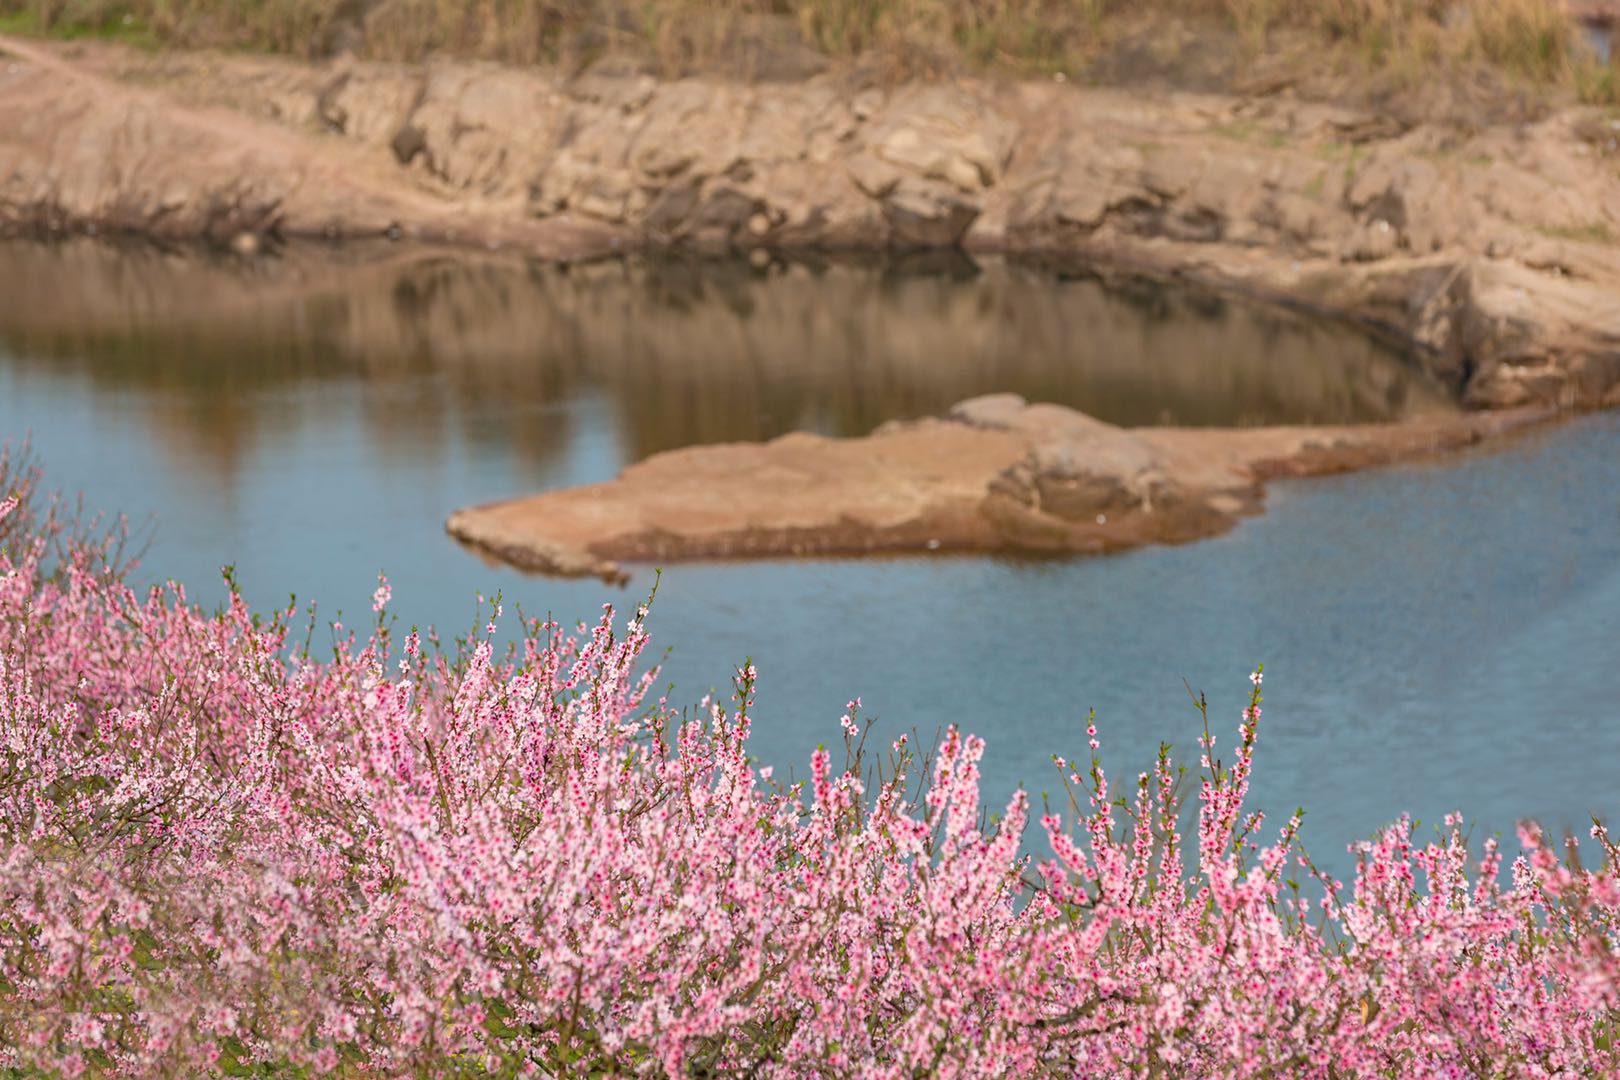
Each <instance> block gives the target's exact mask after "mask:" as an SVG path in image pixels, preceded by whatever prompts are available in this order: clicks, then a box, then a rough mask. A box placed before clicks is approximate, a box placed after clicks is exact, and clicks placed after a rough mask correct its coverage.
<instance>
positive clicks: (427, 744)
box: [0, 477, 1620, 1077]
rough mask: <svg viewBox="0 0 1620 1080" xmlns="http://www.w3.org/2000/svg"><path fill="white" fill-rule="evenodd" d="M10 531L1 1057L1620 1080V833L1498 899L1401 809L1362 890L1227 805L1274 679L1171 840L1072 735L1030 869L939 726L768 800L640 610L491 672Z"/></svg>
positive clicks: (967, 739)
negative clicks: (670, 666) (1606, 1077)
mask: <svg viewBox="0 0 1620 1080" xmlns="http://www.w3.org/2000/svg"><path fill="white" fill-rule="evenodd" d="M15 481H16V478H15V477H13V482H15ZM0 490H4V489H3V488H0ZM32 505H33V503H32V501H31V500H30V499H28V498H27V493H26V492H24V493H23V498H22V499H21V501H18V500H15V499H8V500H6V501H5V502H3V503H0V515H4V519H3V521H0V544H3V545H4V546H5V548H6V551H5V553H4V554H0V1069H9V1070H11V1072H12V1074H14V1075H37V1074H40V1073H45V1074H61V1075H69V1076H73V1075H80V1074H84V1073H91V1074H97V1073H114V1074H131V1073H139V1074H150V1073H160V1074H184V1073H197V1072H203V1071H212V1072H216V1073H221V1074H226V1075H250V1074H252V1075H258V1074H276V1075H280V1074H283V1073H285V1074H288V1075H306V1074H318V1073H327V1072H333V1071H336V1072H342V1073H349V1074H372V1073H376V1074H384V1075H395V1074H401V1073H419V1074H423V1075H455V1074H468V1075H485V1074H490V1075H544V1076H562V1075H626V1074H638V1073H654V1074H656V1073H664V1074H677V1073H690V1074H693V1075H733V1074H738V1075H741V1074H752V1073H759V1074H765V1075H800V1074H804V1075H809V1074H815V1075H869V1076H883V1077H900V1076H916V1075H923V1074H927V1075H942V1076H951V1075H1004V1074H1019V1075H1025V1074H1039V1073H1050V1074H1061V1075H1096V1076H1109V1075H1149V1076H1154V1075H1158V1076H1170V1075H1184V1076H1204V1075H1223V1076H1224V1075H1243V1076H1251V1075H1276V1076H1307V1077H1311V1076H1315V1077H1330V1076H1332V1077H1340V1076H1397V1075H1399V1076H1407V1075H1423V1076H1487V1075H1489V1076H1506V1075H1537V1076H1578V1075H1579V1076H1588V1075H1595V1074H1610V1075H1613V1074H1615V1073H1616V1072H1617V1071H1620V1049H1617V1048H1616V1045H1615V1041H1616V1021H1617V1016H1620V997H1617V988H1620V961H1617V954H1620V949H1617V935H1620V921H1617V920H1620V852H1617V850H1616V848H1615V846H1614V845H1613V844H1612V843H1611V842H1610V841H1609V839H1608V837H1607V836H1606V835H1604V834H1603V833H1601V831H1599V832H1598V839H1599V841H1600V844H1601V845H1602V848H1603V850H1604V851H1606V853H1607V859H1606V861H1605V864H1604V866H1603V868H1602V869H1601V870H1590V869H1583V868H1582V867H1581V866H1580V865H1579V863H1578V861H1576V860H1575V859H1574V858H1573V856H1572V855H1566V856H1562V857H1561V856H1560V855H1559V853H1558V852H1556V851H1555V850H1554V849H1553V848H1552V847H1551V846H1550V845H1549V844H1548V842H1547V841H1546V840H1545V839H1544V838H1543V837H1542V836H1541V835H1540V833H1538V832H1537V831H1536V830H1535V829H1533V828H1528V827H1527V828H1526V829H1525V830H1524V831H1523V833H1522V835H1521V840H1522V843H1523V846H1524V849H1525V850H1524V854H1523V855H1522V856H1520V857H1519V858H1518V859H1517V860H1516V861H1515V862H1514V864H1513V867H1512V874H1511V883H1510V884H1508V885H1506V886H1503V885H1500V884H1499V875H1498V873H1497V869H1498V864H1499V861H1500V860H1501V859H1502V857H1503V856H1502V855H1501V854H1500V853H1499V852H1498V851H1497V850H1496V848H1495V847H1494V846H1493V845H1491V844H1489V843H1487V845H1486V846H1485V850H1484V857H1483V860H1482V861H1481V862H1480V863H1479V864H1478V865H1477V867H1474V868H1473V869H1471V868H1470V865H1471V864H1470V862H1469V854H1468V851H1467V848H1466V844H1465V842H1464V840H1463V837H1462V832H1461V826H1460V823H1459V822H1458V821H1455V820H1452V821H1448V822H1447V828H1446V830H1445V832H1444V835H1443V836H1442V837H1441V838H1440V839H1438V840H1436V841H1434V842H1431V843H1427V844H1419V843H1418V842H1417V841H1415V840H1414V839H1413V836H1412V827H1411V826H1410V824H1409V823H1408V822H1406V821H1404V820H1403V821H1400V822H1398V823H1396V824H1395V825H1394V826H1392V827H1390V828H1389V829H1386V830H1385V831H1384V832H1383V833H1382V834H1381V835H1380V836H1379V837H1378V838H1377V839H1376V840H1374V841H1373V842H1371V843H1368V844H1365V845H1362V846H1361V847H1360V848H1359V849H1358V855H1357V857H1358V861H1359V866H1358V872H1357V874H1356V878H1355V881H1354V882H1353V884H1352V885H1351V886H1350V887H1349V888H1348V889H1346V888H1344V887H1342V886H1341V885H1340V884H1339V883H1338V882H1335V881H1331V880H1329V879H1327V878H1326V877H1325V876H1324V875H1320V874H1315V873H1314V871H1312V870H1310V867H1309V863H1308V862H1306V861H1304V860H1303V857H1302V855H1301V853H1300V852H1299V850H1298V847H1297V844H1296V839H1295V835H1296V832H1297V829H1298V825H1299V821H1298V818H1297V817H1296V818H1295V819H1293V820H1290V821H1289V822H1287V823H1286V824H1284V825H1283V826H1282V827H1281V828H1280V829H1278V830H1275V831H1272V832H1269V833H1268V832H1266V831H1265V829H1266V826H1265V824H1264V822H1263V821H1262V820H1261V818H1260V816H1259V815H1258V814H1253V813H1249V812H1248V811H1246V809H1245V798H1246V794H1247V791H1248V784H1249V777H1250V770H1251V768H1252V764H1253V753H1254V748H1255V744H1256V738H1257V733H1258V728H1259V720H1260V714H1261V692H1260V675H1259V673H1258V672H1257V673H1256V674H1255V675H1254V677H1253V679H1254V688H1253V692H1252V695H1251V698H1250V705H1249V708H1248V709H1247V710H1245V713H1244V717H1243V720H1242V723H1241V726H1240V727H1239V728H1238V736H1237V743H1236V747H1235V751H1233V752H1232V753H1233V756H1232V759H1231V761H1230V762H1229V763H1223V762H1222V761H1221V760H1220V759H1219V758H1218V756H1217V740H1216V739H1214V738H1213V737H1211V736H1210V735H1209V731H1208V726H1207V720H1206V727H1205V733H1204V738H1203V740H1202V743H1201V746H1202V751H1203V760H1202V763H1201V764H1202V769H1201V772H1200V773H1198V774H1197V775H1199V776H1201V777H1202V779H1201V780H1200V781H1199V785H1198V789H1197V791H1196V794H1195V798H1196V802H1197V824H1196V829H1195V831H1184V830H1183V829H1182V828H1181V826H1180V824H1179V810H1180V806H1181V800H1182V798H1183V794H1184V793H1183V790H1182V787H1183V785H1182V784H1181V783H1180V782H1179V775H1180V774H1179V773H1178V772H1177V771H1176V770H1175V769H1174V768H1173V766H1172V765H1171V762H1170V760H1169V757H1168V754H1167V753H1161V754H1160V757H1159V760H1158V762H1157V763H1156V765H1155V766H1154V767H1153V769H1152V770H1151V771H1149V772H1147V773H1144V774H1142V775H1140V776H1138V777H1137V778H1136V782H1135V784H1134V786H1133V787H1131V788H1130V790H1128V791H1126V792H1125V793H1123V795H1121V796H1116V792H1115V789H1114V788H1113V787H1112V786H1111V783H1110V780H1109V778H1108V776H1107V775H1106V774H1105V772H1104V770H1103V768H1102V766H1101V764H1100V763H1099V762H1098V760H1097V757H1096V754H1097V752H1098V742H1097V737H1096V730H1095V727H1094V726H1093V727H1091V728H1090V729H1089V733H1090V749H1091V754H1090V755H1089V756H1090V762H1089V764H1088V765H1082V766H1079V767H1074V766H1071V765H1069V764H1068V763H1067V762H1065V761H1063V759H1058V763H1059V766H1060V768H1062V769H1063V771H1064V775H1065V779H1066V781H1068V784H1069V787H1068V790H1069V797H1070V802H1069V807H1068V809H1067V812H1066V813H1065V814H1059V813H1056V812H1051V813H1047V814H1045V815H1044V816H1043V817H1041V819H1040V828H1041V830H1042V831H1044V833H1045V836H1046V840H1047V842H1048V845H1049V847H1050V850H1051V855H1050V856H1049V857H1048V858H1046V859H1045V860H1044V861H1039V862H1036V861H1033V860H1030V859H1027V858H1025V857H1023V856H1021V855H1020V845H1021V838H1022V835H1023V831H1024V827H1025V824H1026V818H1027V816H1028V815H1029V813H1030V809H1029V807H1028V805H1027V800H1026V798H1025V796H1024V795H1023V794H1019V795H1017V796H1015V797H1014V798H1013V800H1012V801H1011V803H1010V804H1008V805H1007V806H1006V807H1005V809H1004V810H1003V811H1002V812H1001V814H1000V815H999V816H998V817H996V818H994V819H989V818H987V817H986V816H985V815H984V814H983V813H982V812H981V806H980V801H979V773H978V762H979V759H980V755H981V753H982V752H983V744H982V743H981V742H980V741H979V740H978V739H976V738H973V737H971V736H967V735H964V734H961V733H959V732H958V731H956V730H954V729H951V730H948V731H947V732H946V734H945V735H944V737H943V740H942V742H941V743H940V745H939V746H938V747H937V749H936V750H935V751H934V752H933V753H932V754H931V755H929V756H918V755H917V754H915V753H914V752H913V751H912V749H911V748H910V747H909V746H908V745H907V742H906V740H904V739H901V740H899V741H897V742H895V743H894V744H893V745H892V746H888V747H884V748H882V752H881V753H879V752H877V751H874V750H873V749H871V748H870V747H869V746H868V735H869V734H870V730H871V729H870V726H869V725H863V723H862V721H861V720H860V719H859V713H858V709H857V708H855V707H853V706H854V705H855V704H856V703H852V709H851V712H850V715H849V716H848V717H847V718H846V720H845V747H846V754H845V758H846V764H845V766H844V767H842V768H835V767H834V764H833V760H832V756H831V755H830V754H829V753H828V752H827V751H826V750H821V751H818V752H817V753H816V754H815V755H814V756H813V757H812V759H811V762H810V771H809V779H808V781H807V782H805V783H802V784H798V785H793V786H783V785H779V784H776V783H775V782H773V781H772V780H771V779H770V777H769V771H768V770H765V769H759V768H756V767H755V766H754V765H753V764H752V763H751V762H750V760H749V758H748V754H747V751H748V731H749V725H750V722H751V720H750V716H751V707H752V692H753V686H754V672H753V671H752V670H751V669H748V668H745V669H744V670H742V671H741V672H740V673H739V675H738V677H737V682H736V692H735V696H734V698H733V699H732V700H730V701H727V702H720V701H708V702H705V704H704V705H703V706H702V708H701V709H699V710H698V712H697V713H696V714H695V715H691V716H686V715H679V714H676V713H673V712H672V711H671V709H670V708H669V707H668V705H667V704H666V703H665V702H664V701H655V700H650V698H649V693H648V688H649V686H650V685H651V679H652V675H651V674H643V675H640V676H638V675H637V674H636V669H637V666H638V658H639V657H640V655H641V651H642V649H643V646H644V644H645V642H646V633H645V630H644V628H643V620H644V616H645V613H646V612H645V608H642V609H638V610H637V611H636V613H635V615H634V617H633V618H632V619H631V620H630V621H629V623H628V625H627V626H626V627H625V628H624V629H623V631H622V633H621V632H618V631H616V630H615V626H614V623H613V620H612V618H611V612H608V613H604V615H603V617H602V619H601V621H600V622H599V623H598V624H597V625H596V626H595V627H594V628H589V629H584V630H582V631H581V632H579V633H576V634H573V635H569V634H565V633H564V632H563V631H562V630H561V629H559V628H558V627H556V626H553V625H549V624H539V623H529V624H527V625H526V627H525V630H526V635H525V638H524V640H523V642H522V644H521V645H519V646H517V647H516V648H515V649H514V650H512V651H511V652H510V653H509V654H504V655H500V656H497V655H496V653H495V650H494V647H493V645H492V641H491V637H492V635H493V633H494V626H493V622H492V623H491V625H490V626H489V627H486V628H485V631H484V632H483V633H480V634H475V635H473V636H472V639H471V640H470V641H468V642H467V643H466V644H465V645H463V646H460V647H458V648H456V649H451V650H439V649H437V648H431V647H424V646H423V643H422V642H421V640H420V639H419V637H418V635H417V634H416V633H415V632H414V631H412V632H411V633H410V634H409V635H406V636H404V637H403V639H397V638H396V635H395V632H394V631H393V630H392V629H390V626H389V623H388V620H387V615H386V605H387V603H388V600H389V595H388V590H387V587H386V584H383V585H382V586H380V587H379V589H378V592H377V595H376V598H375V603H376V608H377V622H376V627H375V629H374V630H372V631H371V632H370V634H369V635H368V638H367V640H365V641H364V642H360V641H358V640H357V639H356V638H355V637H354V636H353V635H352V634H347V633H346V632H344V631H342V630H341V629H339V630H338V631H337V632H336V634H335V635H334V643H333V645H332V648H331V650H330V653H329V654H324V655H322V656H320V657H319V658H317V657H316V656H315V655H314V653H313V651H312V649H311V647H310V645H309V642H308V639H306V640H305V642H304V643H303V644H302V645H300V644H299V643H298V642H297V641H296V640H293V638H292V635H291V634H290V626H291V624H292V622H293V619H294V616H295V612H294V611H293V610H292V609H291V608H289V609H288V610H286V611H282V612H278V613H275V614H273V615H271V616H269V617H266V618H262V619H261V618H259V617H256V616H255V615H253V614H252V613H251V612H250V611H249V610H248V609H247V607H246V606H245V605H244V603H243V602H242V600H241V599H240V598H239V597H236V596H233V598H232V599H231V601H230V603H229V606H228V607H227V608H226V609H225V610H223V611H221V612H220V613H218V614H217V615H208V614H205V613H203V612H201V611H199V610H198V609H196V608H195V607H194V606H191V605H188V604H187V602H186V600H185V595H184V592H183V591H182V590H181V589H180V588H178V587H175V586H170V587H169V588H166V589H155V590H152V591H149V592H145V593H141V592H137V591H136V590H134V589H132V588H131V587H130V586H128V585H127V584H125V582H124V580H123V575H122V574H121V573H120V571H119V569H118V567H117V566H116V560H114V559H113V558H112V556H111V549H110V547H109V546H108V545H107V544H106V543H102V542H93V541H90V540H86V539H83V538H82V537H79V538H75V537H73V536H71V535H69V533H68V532H66V531H64V526H63V525H62V523H61V520H60V517H59V516H53V515H52V514H50V513H46V514H43V515H38V516H36V515H35V514H34V512H33V510H32V509H31V507H32ZM1185 794H1186V795H1187V796H1188V797H1194V793H1193V792H1190V791H1189V792H1186V793H1185ZM1301 869H1303V870H1304V871H1305V873H1304V875H1302V876H1305V877H1306V880H1307V886H1306V888H1305V889H1304V890H1303V891H1302V890H1298V889H1296V888H1294V887H1293V886H1292V885H1291V884H1290V882H1289V881H1288V877H1289V875H1290V874H1296V873H1298V872H1299V871H1300V870H1301ZM1313 880H1314V881H1315V882H1316V884H1311V882H1312V881H1313ZM1312 897H1314V899H1313V898H1312Z"/></svg>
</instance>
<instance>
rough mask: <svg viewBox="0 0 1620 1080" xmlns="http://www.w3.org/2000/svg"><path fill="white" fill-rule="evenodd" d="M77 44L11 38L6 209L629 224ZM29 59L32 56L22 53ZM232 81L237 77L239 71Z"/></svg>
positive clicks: (282, 222)
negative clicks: (494, 184) (483, 187)
mask: <svg viewBox="0 0 1620 1080" xmlns="http://www.w3.org/2000/svg"><path fill="white" fill-rule="evenodd" d="M72 52H73V49H71V48H69V47H63V46H56V45H45V44H40V43H35V42H30V41H25V40H20V39H18V38H15V37H10V36H0V53H4V54H5V55H6V56H7V57H10V58H12V59H11V61H10V62H9V63H7V64H6V66H5V68H4V73H3V74H0V110H3V111H4V114H5V115H7V116H8V117H13V118H15V119H14V121H13V122H11V123H8V125H7V126H6V129H5V130H4V131H3V132H0V220H3V219H5V218H9V219H11V220H12V221H13V222H20V223H33V224H38V225H44V226H46V227H52V226H54V227H57V228H69V229H71V228H81V227H96V228H98V229H109V230H125V231H134V232H141V233H147V234H152V235H157V236H165V237H186V236H200V237H206V238H209V239H213V240H216V241H217V240H228V239H234V238H236V237H238V236H240V235H242V234H249V235H255V236H257V235H263V234H273V235H277V236H287V237H291V236H303V235H309V236H325V237H334V236H356V235H391V236H396V237H415V238H420V239H426V240H438V241H452V242H461V243H467V244H474V245H480V246H484V245H497V246H501V247H511V248H519V249H522V250H526V251H529V252H531V253H533V254H536V255H539V256H541V257H544V258H557V259H565V258H582V257H590V256H596V255H601V254H604V253H608V252H610V251H612V250H613V249H614V248H615V247H616V246H618V244H619V243H621V242H622V238H621V237H620V236H619V235H618V234H619V232H620V231H619V230H615V229H613V228H611V227H609V226H605V225H602V224H600V223H591V222H585V223H575V222H573V221H570V220H553V221H547V222H540V221H535V220H532V219H527V218H524V217H522V216H518V215H513V214H511V213H510V212H503V210H508V211H509V208H503V207H501V206H499V205H495V204H493V203H491V202H490V201H489V200H477V199H460V200H446V199H444V198H442V197H437V196H435V195H434V194H433V193H431V192H429V191H427V190H424V189H423V188H422V186H421V185H420V184H418V183H416V182H414V181H413V179H412V178H411V177H410V176H409V175H408V174H406V173H402V172H401V171H400V170H399V169H397V168H390V167H389V166H388V164H387V163H386V162H383V161H379V160H378V158H377V155H375V154H373V153H369V152H368V151H367V149H366V148H365V147H362V146H358V145H355V144H353V143H350V142H348V141H346V140H342V139H333V138H326V137H322V136H320V135H317V134H312V133H307V132H303V131H298V130H295V129H292V128H289V127H287V126H285V125H281V124H276V123H273V122H267V121H264V120H261V119H258V118H255V117H254V116H252V115H249V114H246V113H244V112H242V111H239V110H235V109H230V108H226V107H222V106H218V105H212V106H210V105H206V104H204V105H199V106H193V105H189V104H186V103H184V101H183V100H176V95H175V94H174V93H172V92H170V93H165V92H163V91H162V90H160V89H155V88H152V87H148V86H140V85H135V84H132V83H130V82H129V81H126V80H120V79H115V78H110V77H107V76H106V75H103V74H101V73H99V72H97V71H96V70H94V69H92V68H91V67H90V66H88V65H84V64H80V63H76V62H74V60H73V59H71V58H70V57H71V54H72ZM19 61H20V62H19ZM227 79H228V76H227Z"/></svg>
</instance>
